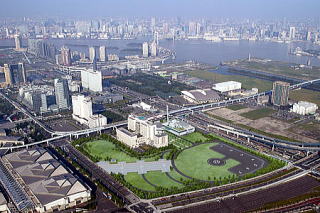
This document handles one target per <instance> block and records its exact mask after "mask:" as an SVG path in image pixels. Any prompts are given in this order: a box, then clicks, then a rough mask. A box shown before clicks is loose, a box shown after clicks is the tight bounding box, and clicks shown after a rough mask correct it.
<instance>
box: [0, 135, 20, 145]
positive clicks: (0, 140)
mask: <svg viewBox="0 0 320 213" xmlns="http://www.w3.org/2000/svg"><path fill="white" fill-rule="evenodd" d="M5 144H15V145H17V144H19V145H24V141H21V140H20V138H19V137H13V136H0V145H2V146H3V145H5Z"/></svg>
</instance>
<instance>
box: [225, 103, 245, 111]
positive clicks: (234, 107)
mask: <svg viewBox="0 0 320 213" xmlns="http://www.w3.org/2000/svg"><path fill="white" fill-rule="evenodd" d="M245 108H247V107H246V106H243V105H240V104H236V105H231V106H227V109H231V110H233V111H238V110H240V109H245Z"/></svg>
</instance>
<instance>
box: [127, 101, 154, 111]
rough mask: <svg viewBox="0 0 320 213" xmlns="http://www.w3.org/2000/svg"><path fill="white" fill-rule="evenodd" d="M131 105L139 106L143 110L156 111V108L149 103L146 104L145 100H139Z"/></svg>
mask: <svg viewBox="0 0 320 213" xmlns="http://www.w3.org/2000/svg"><path fill="white" fill-rule="evenodd" d="M132 106H133V107H137V108H141V109H143V110H144V111H147V112H150V111H156V109H154V108H153V107H152V106H151V105H149V104H146V103H145V102H142V101H141V102H139V103H136V104H132Z"/></svg>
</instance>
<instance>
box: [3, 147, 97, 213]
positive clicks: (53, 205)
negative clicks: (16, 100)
mask: <svg viewBox="0 0 320 213" xmlns="http://www.w3.org/2000/svg"><path fill="white" fill-rule="evenodd" d="M0 181H1V184H2V185H3V186H4V187H5V189H6V191H7V193H8V194H9V196H10V198H11V200H13V203H14V204H15V205H16V207H17V209H18V210H19V211H21V212H24V211H32V212H41V213H42V212H52V211H59V212H60V211H62V210H64V209H66V208H70V207H73V206H75V205H78V204H81V203H84V202H87V201H88V200H90V199H91V189H90V188H89V187H88V186H87V185H85V184H83V183H82V182H81V181H80V180H79V179H78V178H77V177H76V176H74V175H73V174H72V173H71V172H70V171H69V170H68V169H67V168H65V167H64V166H63V165H62V164H61V163H60V162H59V161H58V159H56V157H54V156H53V155H52V154H51V153H49V152H48V151H47V150H46V149H44V148H40V147H37V148H32V149H27V150H22V151H18V152H13V153H10V154H7V155H5V156H3V157H2V159H1V166H0Z"/></svg>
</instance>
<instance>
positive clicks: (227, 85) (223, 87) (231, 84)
mask: <svg viewBox="0 0 320 213" xmlns="http://www.w3.org/2000/svg"><path fill="white" fill-rule="evenodd" d="M212 89H213V90H216V91H219V92H229V91H232V90H239V89H241V83H240V82H236V81H226V82H222V83H217V84H214V85H213V86H212Z"/></svg>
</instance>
